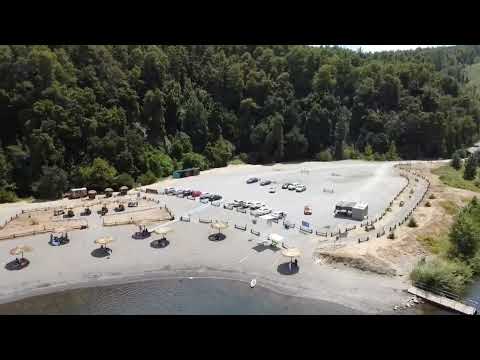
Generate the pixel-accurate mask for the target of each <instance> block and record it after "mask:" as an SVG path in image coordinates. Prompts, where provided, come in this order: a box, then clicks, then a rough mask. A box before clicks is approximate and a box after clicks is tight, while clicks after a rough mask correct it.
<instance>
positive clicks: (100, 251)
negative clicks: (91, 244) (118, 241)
mask: <svg viewBox="0 0 480 360" xmlns="http://www.w3.org/2000/svg"><path fill="white" fill-rule="evenodd" d="M91 255H92V256H93V257H96V258H103V257H106V256H110V252H109V251H108V250H107V249H106V248H101V247H100V248H96V249H95V250H93V251H92V252H91Z"/></svg>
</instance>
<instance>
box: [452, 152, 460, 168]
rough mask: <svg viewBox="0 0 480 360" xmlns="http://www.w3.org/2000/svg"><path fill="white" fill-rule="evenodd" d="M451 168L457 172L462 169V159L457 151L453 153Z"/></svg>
mask: <svg viewBox="0 0 480 360" xmlns="http://www.w3.org/2000/svg"><path fill="white" fill-rule="evenodd" d="M450 166H451V167H453V168H454V169H455V170H460V169H461V168H462V159H461V157H460V155H459V154H458V152H457V151H456V152H454V153H453V157H452V160H451V161H450Z"/></svg>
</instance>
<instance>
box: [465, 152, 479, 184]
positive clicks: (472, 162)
mask: <svg viewBox="0 0 480 360" xmlns="http://www.w3.org/2000/svg"><path fill="white" fill-rule="evenodd" d="M477 167H478V164H477V159H476V157H475V156H473V155H472V156H470V157H469V158H468V159H467V161H466V163H465V170H464V173H463V178H464V179H465V180H473V179H475V177H476V176H477Z"/></svg>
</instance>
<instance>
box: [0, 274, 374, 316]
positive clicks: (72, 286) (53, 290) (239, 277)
mask: <svg viewBox="0 0 480 360" xmlns="http://www.w3.org/2000/svg"><path fill="white" fill-rule="evenodd" d="M84 275H85V274H84ZM96 275H97V276H98V277H99V278H98V279H96V280H87V281H77V282H69V283H65V282H57V283H49V285H48V286H42V285H44V284H39V285H38V286H36V287H30V288H25V289H23V290H21V291H16V292H14V293H10V294H7V295H0V305H4V304H9V303H13V302H16V301H22V300H26V299H30V298H34V297H37V296H42V295H49V294H60V293H62V292H65V291H70V290H77V289H88V288H97V287H108V286H115V285H124V284H130V283H137V282H138V283H141V282H148V281H157V280H158V281H161V280H186V279H189V280H195V279H209V280H226V281H236V282H241V283H243V284H245V286H248V287H250V285H249V284H250V281H251V280H252V279H253V278H256V279H257V285H256V287H259V288H264V289H267V290H269V291H272V292H274V293H276V294H279V295H285V296H291V297H294V298H303V299H309V300H313V301H319V302H324V303H329V304H331V305H338V306H342V307H344V308H347V309H349V310H351V311H352V312H360V313H362V314H360V315H363V314H365V315H366V314H375V312H369V311H367V310H366V309H364V308H360V307H358V308H354V307H352V306H350V305H348V304H345V303H342V302H341V301H333V300H332V299H329V298H324V297H321V296H318V295H317V296H316V295H314V292H315V289H310V288H302V287H292V286H286V285H285V284H283V286H282V285H278V282H276V281H275V280H273V279H269V278H268V277H264V276H258V275H256V276H254V275H252V274H247V273H242V272H238V271H235V270H226V269H223V270H222V269H213V268H205V269H201V270H199V269H194V268H192V269H188V268H184V269H169V270H165V269H157V270H145V271H144V272H143V273H130V274H120V275H113V276H112V275H110V276H108V273H105V274H96ZM105 275H107V276H105ZM252 290H253V289H252ZM309 292H310V293H309Z"/></svg>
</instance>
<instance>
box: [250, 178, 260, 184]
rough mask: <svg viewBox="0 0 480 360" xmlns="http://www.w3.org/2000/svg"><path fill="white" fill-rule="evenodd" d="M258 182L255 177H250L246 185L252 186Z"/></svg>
mask: <svg viewBox="0 0 480 360" xmlns="http://www.w3.org/2000/svg"><path fill="white" fill-rule="evenodd" d="M258 180H260V179H259V178H256V177H252V178H250V179H248V180H247V184H253V183H256V182H257V181H258Z"/></svg>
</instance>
